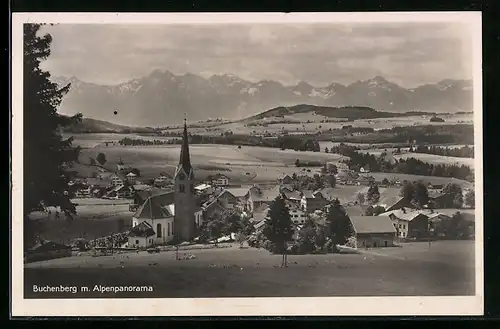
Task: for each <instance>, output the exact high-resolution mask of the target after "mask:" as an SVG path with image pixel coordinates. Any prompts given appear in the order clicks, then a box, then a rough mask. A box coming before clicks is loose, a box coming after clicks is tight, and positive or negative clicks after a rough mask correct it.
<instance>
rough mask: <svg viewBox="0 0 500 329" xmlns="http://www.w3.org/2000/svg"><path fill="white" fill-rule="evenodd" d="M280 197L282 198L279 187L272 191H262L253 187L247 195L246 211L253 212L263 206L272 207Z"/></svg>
mask: <svg viewBox="0 0 500 329" xmlns="http://www.w3.org/2000/svg"><path fill="white" fill-rule="evenodd" d="M278 196H280V191H279V186H276V187H274V188H271V189H261V188H259V187H257V186H252V187H251V188H250V189H249V190H248V192H247V194H246V198H245V199H246V208H245V209H246V210H247V211H249V212H251V213H252V212H253V211H254V209H256V208H260V207H262V206H263V205H270V204H271V203H272V202H273V201H274V200H275V199H276V198H277V197H278Z"/></svg>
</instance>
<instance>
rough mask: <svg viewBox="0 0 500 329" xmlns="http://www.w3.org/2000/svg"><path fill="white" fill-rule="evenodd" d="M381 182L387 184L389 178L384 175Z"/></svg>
mask: <svg viewBox="0 0 500 329" xmlns="http://www.w3.org/2000/svg"><path fill="white" fill-rule="evenodd" d="M382 184H384V185H386V186H387V185H389V180H388V179H387V177H385V178H384V179H383V180H382Z"/></svg>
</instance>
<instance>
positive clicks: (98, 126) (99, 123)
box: [63, 118, 153, 133]
mask: <svg viewBox="0 0 500 329" xmlns="http://www.w3.org/2000/svg"><path fill="white" fill-rule="evenodd" d="M63 131H64V132H71V133H130V132H152V131H153V128H148V127H129V126H122V125H117V124H114V123H111V122H107V121H103V120H96V119H90V118H83V119H82V121H81V122H80V123H78V124H75V125H72V126H69V127H65V128H64V129H63Z"/></svg>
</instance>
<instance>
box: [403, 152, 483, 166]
mask: <svg viewBox="0 0 500 329" xmlns="http://www.w3.org/2000/svg"><path fill="white" fill-rule="evenodd" d="M394 158H396V159H408V158H415V159H418V160H420V161H424V162H427V163H432V164H444V165H453V164H454V165H459V166H461V165H465V166H469V167H471V168H473V167H474V159H473V158H457V157H449V156H444V155H435V154H426V153H403V154H399V155H394Z"/></svg>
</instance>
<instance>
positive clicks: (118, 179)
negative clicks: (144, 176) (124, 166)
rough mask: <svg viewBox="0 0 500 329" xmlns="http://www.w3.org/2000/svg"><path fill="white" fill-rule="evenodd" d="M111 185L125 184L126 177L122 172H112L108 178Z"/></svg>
mask: <svg viewBox="0 0 500 329" xmlns="http://www.w3.org/2000/svg"><path fill="white" fill-rule="evenodd" d="M109 180H110V182H111V185H112V186H121V185H125V183H126V182H127V177H126V176H125V175H123V174H122V173H113V174H112V175H111V177H110V178H109Z"/></svg>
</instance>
